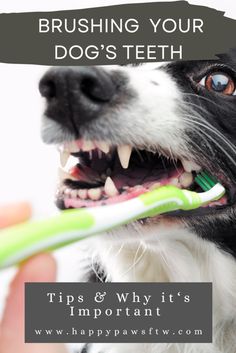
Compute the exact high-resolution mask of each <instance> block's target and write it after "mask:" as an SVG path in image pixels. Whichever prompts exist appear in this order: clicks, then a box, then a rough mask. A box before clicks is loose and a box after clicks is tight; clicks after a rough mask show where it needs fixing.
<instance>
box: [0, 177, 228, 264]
mask: <svg viewBox="0 0 236 353" xmlns="http://www.w3.org/2000/svg"><path fill="white" fill-rule="evenodd" d="M195 182H196V183H197V184H198V185H199V186H200V187H201V188H202V189H203V191H204V192H201V193H197V192H194V191H189V190H184V189H179V188H177V187H175V186H172V185H166V186H162V187H160V188H158V189H155V190H152V191H148V192H146V193H145V194H142V195H140V196H138V197H136V198H133V199H131V200H128V201H124V202H121V203H118V204H114V205H108V206H99V207H92V208H87V209H79V210H77V209H70V210H65V211H62V212H61V213H60V214H59V215H58V216H55V217H52V218H50V219H47V220H41V221H31V222H25V223H22V224H19V225H16V226H13V227H9V228H7V229H5V230H2V231H0V269H2V268H6V267H9V266H12V265H15V264H18V263H20V262H21V261H23V260H25V259H27V258H28V257H30V256H32V255H34V254H36V253H38V252H41V251H45V250H54V249H57V248H59V247H63V246H65V245H67V244H70V243H73V242H76V241H78V240H82V239H84V238H87V237H88V236H91V235H95V234H99V233H102V232H104V231H108V230H110V229H113V228H115V227H117V226H119V225H122V224H127V223H129V222H130V221H133V220H137V219H140V218H144V217H153V216H156V215H159V214H162V213H166V212H171V211H175V210H192V209H195V208H198V207H200V206H203V205H206V204H207V203H209V202H210V201H215V200H218V199H220V198H221V197H222V196H223V195H224V194H225V188H224V187H223V186H222V185H221V184H220V183H219V182H217V180H216V179H214V178H213V177H212V176H210V175H209V174H207V173H206V172H200V173H199V174H198V175H197V176H196V178H195Z"/></svg>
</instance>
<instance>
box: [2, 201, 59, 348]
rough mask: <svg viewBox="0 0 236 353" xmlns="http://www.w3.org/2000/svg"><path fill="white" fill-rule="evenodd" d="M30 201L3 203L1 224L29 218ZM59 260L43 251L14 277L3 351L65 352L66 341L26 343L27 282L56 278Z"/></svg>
mask: <svg viewBox="0 0 236 353" xmlns="http://www.w3.org/2000/svg"><path fill="white" fill-rule="evenodd" d="M30 215H31V208H30V206H29V205H28V204H27V203H21V204H15V205H11V206H1V207H0V228H4V227H6V226H10V225H13V224H15V223H19V222H23V221H26V220H27V219H29V218H30ZM55 278H56V264H55V261H54V259H53V258H52V257H51V256H50V255H49V254H40V255H37V256H34V257H32V258H31V259H29V260H28V261H27V262H26V263H24V264H23V265H22V266H21V267H20V269H19V271H18V273H17V274H16V276H15V278H14V279H13V281H12V283H11V286H10V291H9V295H8V298H7V301H6V305H5V310H4V314H3V319H2V322H1V323H0V353H16V352H17V353H66V349H65V346H64V345H63V344H46V343H44V344H38V343H24V283H25V282H53V281H55Z"/></svg>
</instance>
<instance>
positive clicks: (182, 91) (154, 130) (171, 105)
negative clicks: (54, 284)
mask: <svg viewBox="0 0 236 353" xmlns="http://www.w3.org/2000/svg"><path fill="white" fill-rule="evenodd" d="M40 91H41V94H42V96H43V97H45V98H46V110H45V114H44V117H43V131H42V134H43V139H44V141H45V142H46V143H54V144H56V145H58V146H59V148H60V153H61V164H62V168H61V172H60V183H59V188H58V191H57V205H58V207H60V208H63V209H64V208H80V207H88V206H98V205H106V204H111V203H116V202H121V201H124V200H127V199H129V198H132V197H135V196H136V195H139V194H141V193H143V192H145V191H147V190H149V189H152V188H155V187H158V186H160V185H165V184H174V185H177V186H178V187H180V188H188V189H191V190H196V191H198V190H199V188H198V186H197V185H196V183H195V182H194V176H195V175H196V173H197V172H198V171H199V170H200V169H204V170H208V171H209V172H210V173H211V174H213V175H214V176H216V177H217V178H218V180H220V182H221V183H222V184H223V185H224V186H225V187H226V189H227V193H226V196H225V197H223V198H222V199H221V200H219V201H217V202H212V203H210V204H209V205H208V206H207V207H202V208H200V209H198V210H194V211H185V212H175V213H171V214H167V215H163V216H157V217H153V218H146V219H142V220H141V221H137V222H134V223H133V224H130V225H128V226H124V227H120V228H119V229H117V230H116V231H112V232H110V234H109V235H107V234H106V235H102V236H101V237H99V240H98V241H97V242H96V241H95V240H94V238H93V242H92V243H91V242H90V243H89V246H88V253H87V255H88V256H87V257H88V259H89V260H88V267H87V273H86V279H87V280H93V281H114V282H122V281H124V282H132V281H137V282H139V281H140V282H145V281H147V282H165V281H167V282H169V281H170V282H175V281H177V282H182V281H183V282H185V281H186V282H195V281H196V282H213V288H214V306H213V312H214V317H213V328H214V341H213V343H212V344H93V345H87V346H86V348H84V349H83V352H88V353H127V352H129V353H130V352H132V353H133V352H135V353H145V352H146V353H164V352H165V353H180V352H181V353H190V352H191V353H200V352H201V353H234V352H236V211H235V205H236V50H231V51H230V52H229V53H228V54H225V55H221V56H219V60H215V61H214V60H213V61H191V62H184V61H180V62H172V63H165V64H145V65H140V66H126V67H117V66H114V67H66V68H52V69H50V70H49V71H48V72H47V73H46V74H45V76H44V77H43V78H42V80H41V82H40ZM104 221H105V220H104ZM92 260H93V261H92ZM92 262H95V265H93V266H91V263H92ZM92 268H93V270H92Z"/></svg>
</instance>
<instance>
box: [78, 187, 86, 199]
mask: <svg viewBox="0 0 236 353" xmlns="http://www.w3.org/2000/svg"><path fill="white" fill-rule="evenodd" d="M77 195H78V196H79V198H80V199H82V200H85V199H87V197H88V190H86V189H80V190H78V191H77Z"/></svg>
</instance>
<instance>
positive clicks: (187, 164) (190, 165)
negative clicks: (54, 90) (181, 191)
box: [181, 160, 201, 173]
mask: <svg viewBox="0 0 236 353" xmlns="http://www.w3.org/2000/svg"><path fill="white" fill-rule="evenodd" d="M181 162H182V165H183V167H184V170H185V171H186V172H188V173H190V172H192V171H197V172H198V171H199V170H201V167H200V166H199V165H198V164H196V163H195V162H191V161H187V160H182V161H181Z"/></svg>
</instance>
